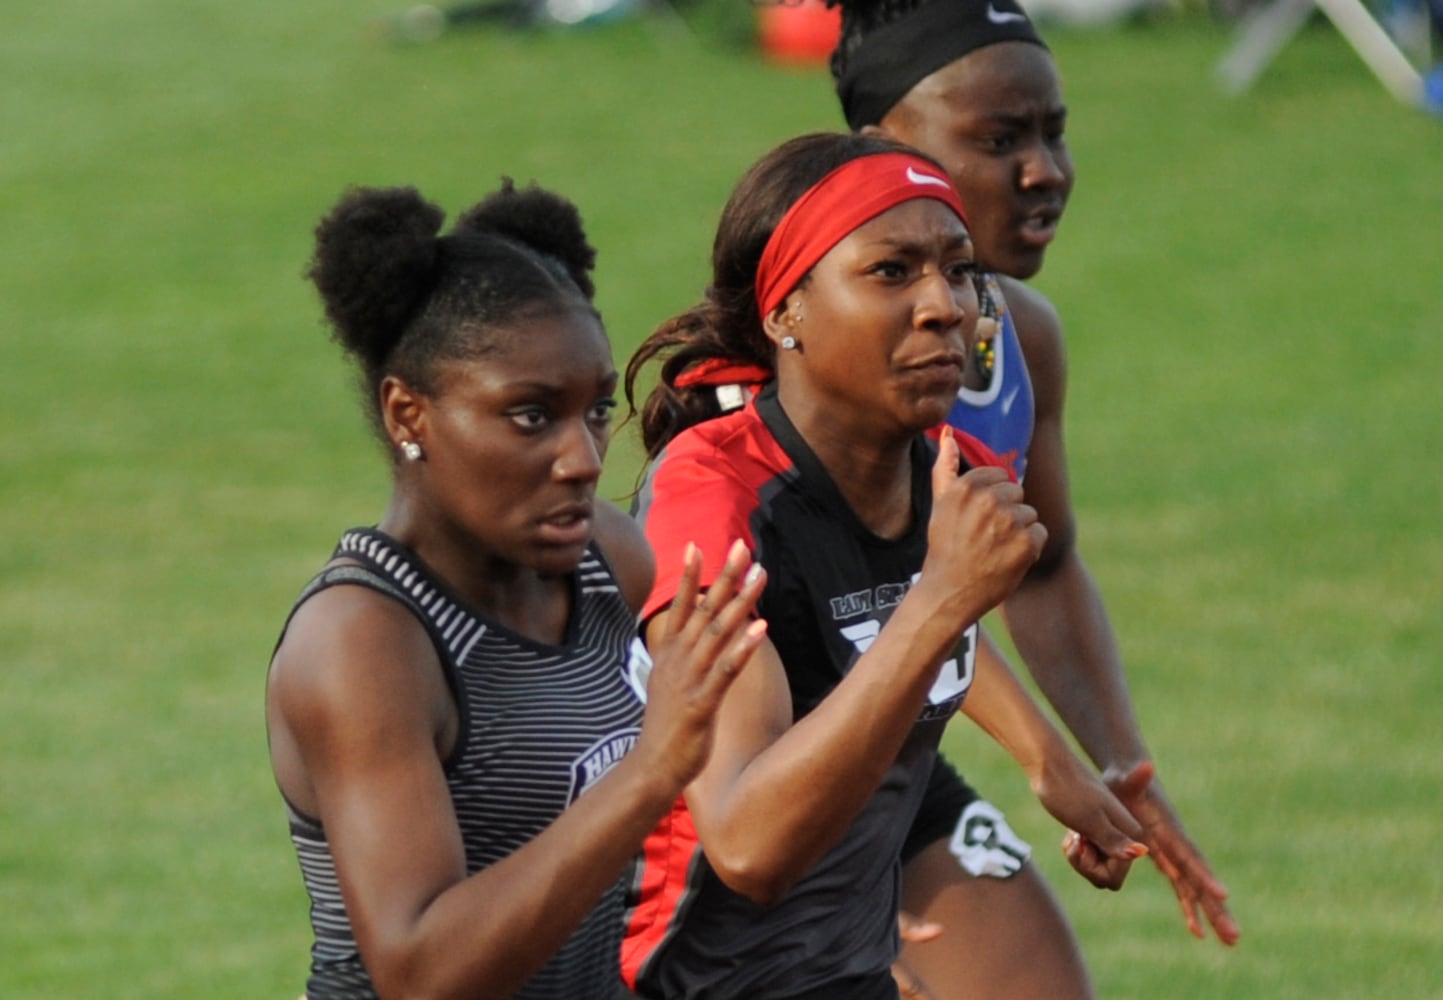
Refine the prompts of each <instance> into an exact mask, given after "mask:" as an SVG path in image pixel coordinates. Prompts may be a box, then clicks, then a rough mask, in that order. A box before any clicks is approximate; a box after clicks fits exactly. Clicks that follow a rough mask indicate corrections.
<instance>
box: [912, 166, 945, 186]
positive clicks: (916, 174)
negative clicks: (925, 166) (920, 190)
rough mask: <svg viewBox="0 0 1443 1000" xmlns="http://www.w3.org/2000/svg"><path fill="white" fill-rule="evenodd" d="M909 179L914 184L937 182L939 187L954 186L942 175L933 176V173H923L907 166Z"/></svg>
mask: <svg viewBox="0 0 1443 1000" xmlns="http://www.w3.org/2000/svg"><path fill="white" fill-rule="evenodd" d="M907 180H909V181H911V182H912V183H913V184H936V185H937V186H938V187H944V188H945V187H951V186H952V185H951V184H950V183H949V182H948V181H944V180H943V179H942V178H940V177H933V176H932V175H931V174H924V173H921V172H920V171H917V170H914V169H912V168H911V167H908V168H907Z"/></svg>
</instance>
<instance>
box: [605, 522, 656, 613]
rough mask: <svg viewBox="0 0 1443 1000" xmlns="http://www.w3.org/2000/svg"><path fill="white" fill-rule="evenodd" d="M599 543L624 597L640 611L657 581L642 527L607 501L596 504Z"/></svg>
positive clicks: (654, 562)
mask: <svg viewBox="0 0 1443 1000" xmlns="http://www.w3.org/2000/svg"><path fill="white" fill-rule="evenodd" d="M595 538H596V544H597V546H598V547H600V549H601V551H602V553H603V554H605V556H606V559H607V561H608V562H609V563H611V570H612V572H613V573H615V574H616V582H617V583H618V584H619V585H620V586H621V594H622V597H624V598H625V599H626V603H627V604H628V605H629V606H630V607H631V609H632V610H633V611H637V612H639V611H640V610H641V606H642V605H643V604H644V603H645V602H646V599H647V597H648V596H649V595H650V594H651V585H652V583H653V582H654V581H655V579H656V559H655V557H654V556H653V555H652V552H651V546H650V545H649V544H648V543H647V540H646V534H645V533H644V532H643V531H642V530H641V525H639V524H637V523H636V521H634V520H633V519H632V518H630V517H628V516H627V515H626V513H625V512H624V511H622V510H621V508H619V507H617V506H616V505H615V504H613V503H610V502H608V501H605V500H598V501H597V503H596V521H595Z"/></svg>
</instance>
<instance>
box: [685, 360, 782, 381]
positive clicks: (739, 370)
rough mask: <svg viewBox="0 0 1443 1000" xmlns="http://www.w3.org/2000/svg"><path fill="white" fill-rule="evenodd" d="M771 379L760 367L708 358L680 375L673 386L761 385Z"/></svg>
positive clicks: (769, 374)
mask: <svg viewBox="0 0 1443 1000" xmlns="http://www.w3.org/2000/svg"><path fill="white" fill-rule="evenodd" d="M771 379H772V373H771V372H770V371H769V370H767V369H766V368H762V367H760V366H759V365H753V364H747V363H746V362H743V361H728V360H727V359H726V358H707V359H706V360H705V361H702V362H700V363H699V364H695V365H692V366H691V367H690V368H688V369H687V370H686V371H684V372H682V373H681V374H680V375H678V376H677V377H676V381H675V382H673V383H672V385H673V386H674V387H675V388H677V389H685V388H687V387H688V386H693V385H712V386H716V385H760V384H762V383H763V382H770V381H771Z"/></svg>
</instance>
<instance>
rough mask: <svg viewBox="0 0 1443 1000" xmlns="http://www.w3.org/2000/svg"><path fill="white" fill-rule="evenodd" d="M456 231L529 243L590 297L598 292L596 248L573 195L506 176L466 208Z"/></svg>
mask: <svg viewBox="0 0 1443 1000" xmlns="http://www.w3.org/2000/svg"><path fill="white" fill-rule="evenodd" d="M452 232H453V233H455V234H457V235H460V234H463V233H465V232H475V233H494V234H496V235H499V236H504V237H506V238H507V239H510V240H512V241H514V242H516V243H520V244H522V245H524V246H527V247H530V248H531V249H532V250H535V251H536V252H537V253H539V254H541V255H543V256H544V257H547V258H550V259H551V260H552V261H554V262H556V263H558V264H560V266H561V269H562V270H563V271H564V272H565V274H566V276H567V277H569V278H570V279H571V280H572V281H573V282H574V283H575V284H576V287H577V288H579V289H581V291H582V293H583V294H585V296H586V297H587V298H588V299H590V298H592V297H593V296H595V294H596V287H595V286H594V285H593V284H592V281H591V271H592V269H593V268H594V267H595V266H596V250H595V249H594V248H593V247H592V246H591V244H590V243H589V242H587V239H586V231H585V229H584V228H583V227H582V225H581V213H580V212H578V211H577V209H576V206H575V205H574V204H572V203H571V202H570V201H569V200H568V199H566V198H563V197H561V196H560V195H558V194H553V193H552V192H550V191H547V190H544V189H543V188H539V187H537V186H536V185H535V184H532V185H531V186H530V187H527V188H523V189H518V188H517V187H516V184H515V182H514V181H512V179H511V178H510V177H503V178H502V179H501V189H500V190H499V191H496V192H495V193H493V194H491V195H489V196H488V197H487V198H486V199H485V200H484V201H481V202H479V203H478V204H476V205H475V206H473V207H472V208H470V209H467V210H466V211H465V212H464V213H462V215H461V217H460V218H459V219H458V220H457V221H456V225H455V227H454V229H453V230H452Z"/></svg>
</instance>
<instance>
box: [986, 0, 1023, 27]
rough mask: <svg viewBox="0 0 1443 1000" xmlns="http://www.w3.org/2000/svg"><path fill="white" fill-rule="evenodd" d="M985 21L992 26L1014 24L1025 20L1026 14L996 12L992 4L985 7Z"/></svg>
mask: <svg viewBox="0 0 1443 1000" xmlns="http://www.w3.org/2000/svg"><path fill="white" fill-rule="evenodd" d="M987 20H989V21H991V22H992V23H993V24H1014V23H1016V22H1017V21H1025V20H1027V15H1026V14H1018V13H1016V12H1015V11H1010V10H998V9H997V8H996V7H995V6H993V5H992V4H990V3H989V4H988V5H987Z"/></svg>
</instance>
